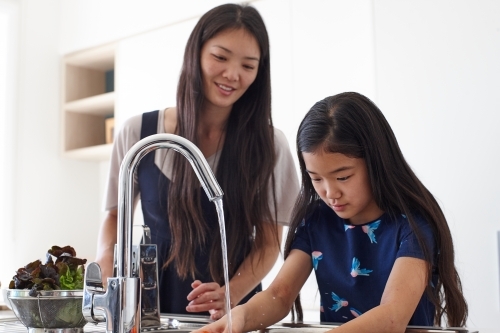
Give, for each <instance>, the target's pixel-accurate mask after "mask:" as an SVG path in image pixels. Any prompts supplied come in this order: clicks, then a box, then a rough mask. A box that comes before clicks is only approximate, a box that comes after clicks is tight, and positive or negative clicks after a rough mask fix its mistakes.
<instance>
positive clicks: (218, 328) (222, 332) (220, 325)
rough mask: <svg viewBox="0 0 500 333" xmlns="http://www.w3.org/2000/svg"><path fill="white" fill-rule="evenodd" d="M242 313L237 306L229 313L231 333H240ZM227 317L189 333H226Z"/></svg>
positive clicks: (242, 323) (242, 320)
mask: <svg viewBox="0 0 500 333" xmlns="http://www.w3.org/2000/svg"><path fill="white" fill-rule="evenodd" d="M243 318H244V311H243V309H242V307H241V306H237V307H236V308H234V310H232V311H231V320H232V324H233V325H232V327H231V331H232V333H242V332H243V328H244V319H243ZM227 332H229V330H228V329H227V316H224V317H222V318H221V319H220V320H217V321H216V322H214V323H211V324H208V325H206V326H203V327H202V328H200V329H197V330H196V331H192V332H191V333H227Z"/></svg>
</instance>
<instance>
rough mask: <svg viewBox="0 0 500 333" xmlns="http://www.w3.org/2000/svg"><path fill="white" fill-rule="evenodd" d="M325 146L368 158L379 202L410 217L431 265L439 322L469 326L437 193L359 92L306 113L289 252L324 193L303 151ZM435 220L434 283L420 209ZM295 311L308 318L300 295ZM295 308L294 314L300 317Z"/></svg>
mask: <svg viewBox="0 0 500 333" xmlns="http://www.w3.org/2000/svg"><path fill="white" fill-rule="evenodd" d="M317 149H324V151H325V152H329V153H341V154H344V155H347V156H349V157H353V158H363V159H364V160H365V161H366V166H367V169H368V175H369V179H370V185H371V189H372V194H373V198H374V200H375V202H376V203H377V205H378V207H379V208H380V209H382V210H383V211H385V212H387V213H389V214H390V215H391V216H396V215H399V214H401V213H403V214H405V215H406V216H407V217H408V221H409V223H410V226H411V228H412V230H413V232H414V233H415V234H416V236H417V239H418V242H419V244H420V246H421V247H422V249H423V252H424V255H425V258H426V261H427V262H428V263H429V264H428V270H427V279H428V287H427V290H426V293H427V295H428V297H429V299H430V300H431V301H432V303H433V304H434V305H435V308H436V312H435V317H434V321H435V324H437V325H440V324H441V323H442V319H443V316H444V315H446V318H447V323H448V325H449V326H464V325H465V323H466V320H467V315H468V307H467V303H466V301H465V298H464V296H463V294H462V286H461V282H460V277H459V275H458V273H457V270H456V268H455V264H454V263H455V255H454V250H453V241H452V237H451V233H450V229H449V227H448V223H447V222H446V219H445V217H444V214H443V212H442V210H441V208H440V207H439V204H438V203H437V201H436V199H435V198H434V196H433V195H432V194H431V193H430V192H429V191H428V190H427V188H426V187H425V186H424V185H423V184H422V183H421V182H420V180H419V179H418V178H417V176H416V175H415V173H414V172H413V171H412V170H411V168H410V166H409V165H408V163H407V162H406V160H405V159H404V157H403V154H402V152H401V150H400V148H399V145H398V142H397V140H396V137H395V136H394V133H393V131H392V129H391V127H390V125H389V123H388V122H387V120H386V119H385V117H384V115H383V114H382V112H381V111H380V110H379V109H378V107H377V106H376V105H375V104H374V103H373V102H372V101H371V100H369V99H368V98H366V97H365V96H363V95H360V94H357V93H352V92H348V93H342V94H338V95H335V96H331V97H327V98H325V99H324V100H322V101H320V102H318V103H316V104H315V105H314V106H313V107H312V108H311V110H310V111H309V112H308V113H307V114H306V116H305V117H304V119H303V120H302V123H301V124H300V126H299V130H298V133H297V155H298V159H299V164H300V171H301V174H302V190H301V193H300V195H299V197H298V199H297V202H296V204H295V208H294V212H293V214H292V216H293V217H292V221H291V225H290V229H289V232H288V237H287V241H286V245H285V257H286V256H288V255H289V253H290V251H291V246H292V243H293V240H294V236H295V231H296V229H297V227H298V226H299V224H300V223H301V221H302V220H303V218H304V217H305V216H306V214H309V213H311V212H312V211H313V210H314V209H315V207H316V204H317V203H318V202H319V200H320V197H319V196H318V194H317V193H316V191H315V190H314V186H313V184H312V182H311V178H310V177H309V175H308V174H307V171H306V167H305V163H304V159H303V157H302V152H314V151H316V150H317ZM416 213H418V214H420V215H421V216H422V217H423V218H424V219H426V221H428V223H430V225H431V227H432V230H433V234H434V237H435V242H436V247H437V249H436V250H437V255H436V256H435V261H434V263H435V267H436V268H437V273H438V283H437V285H436V286H435V288H431V287H430V285H431V278H432V270H433V267H432V265H431V264H430V263H431V262H433V258H432V254H431V253H430V250H429V249H428V248H427V246H426V243H425V242H424V241H423V238H422V235H421V232H419V230H418V227H417V226H416V224H415V219H414V216H415V214H416ZM295 311H296V312H297V314H298V318H299V320H302V309H301V306H300V298H299V297H298V298H297V300H296V301H295ZM295 311H292V314H293V316H294V318H295Z"/></svg>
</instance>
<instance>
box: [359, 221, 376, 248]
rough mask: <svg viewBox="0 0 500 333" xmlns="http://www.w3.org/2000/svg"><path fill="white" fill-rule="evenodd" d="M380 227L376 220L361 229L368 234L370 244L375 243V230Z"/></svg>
mask: <svg viewBox="0 0 500 333" xmlns="http://www.w3.org/2000/svg"><path fill="white" fill-rule="evenodd" d="M379 225H380V220H377V221H375V222H372V223H368V224H366V225H364V226H362V227H361V228H362V229H363V231H364V232H365V233H366V234H368V237H369V238H370V242H372V243H377V239H376V238H375V230H377V228H378V226H379Z"/></svg>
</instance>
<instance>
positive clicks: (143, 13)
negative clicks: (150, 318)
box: [0, 0, 500, 332]
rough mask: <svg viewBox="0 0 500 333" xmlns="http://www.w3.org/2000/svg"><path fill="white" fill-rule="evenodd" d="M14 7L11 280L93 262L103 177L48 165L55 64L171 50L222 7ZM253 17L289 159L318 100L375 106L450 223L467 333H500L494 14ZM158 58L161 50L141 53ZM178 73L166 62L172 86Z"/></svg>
mask: <svg viewBox="0 0 500 333" xmlns="http://www.w3.org/2000/svg"><path fill="white" fill-rule="evenodd" d="M20 3H21V5H22V7H21V13H22V22H21V31H22V32H21V47H20V58H19V61H20V73H19V101H18V104H19V109H18V113H17V115H16V117H17V123H18V124H19V125H18V127H17V133H18V134H17V139H18V140H17V145H16V151H17V153H16V172H15V175H14V176H15V178H14V179H15V183H16V193H15V206H14V207H15V210H14V211H15V217H14V223H13V224H14V225H15V230H14V240H15V242H16V248H15V251H13V252H15V253H16V255H15V266H19V265H23V264H24V263H25V262H27V261H28V260H33V259H34V257H37V256H40V255H42V254H43V253H44V251H45V250H46V249H47V247H48V246H50V245H52V244H59V243H65V244H66V243H67V244H71V245H73V246H75V248H76V249H77V250H79V249H80V252H82V256H85V257H87V258H89V259H91V260H92V259H93V256H94V251H95V242H96V233H97V227H98V224H99V223H100V220H101V219H102V211H101V207H102V192H103V189H104V179H105V178H106V173H107V165H106V164H107V163H102V164H96V163H92V162H80V161H73V160H64V159H61V157H60V156H59V150H58V149H59V142H58V140H59V135H58V133H59V129H60V111H59V99H60V91H59V89H60V87H59V84H60V78H59V72H60V68H59V66H60V57H61V55H62V54H66V53H69V52H72V51H77V50H79V49H82V48H87V47H91V46H96V45H99V44H102V43H106V42H110V41H116V40H120V39H124V38H126V37H127V38H126V42H124V43H123V48H124V49H125V48H127V47H128V48H129V49H132V48H133V46H134V45H140V44H141V43H143V42H145V41H146V40H147V39H148V38H151V36H154V35H155V34H158V35H162V34H165V35H163V36H167V35H168V31H169V29H170V30H172V31H180V32H179V38H178V39H176V42H175V43H173V44H175V45H179V44H182V41H181V39H182V38H181V37H182V34H184V33H185V32H186V29H188V28H187V27H188V26H190V25H191V24H193V22H194V20H196V17H197V16H199V15H200V14H201V13H203V12H205V11H206V10H207V9H209V8H211V7H213V6H214V5H216V4H218V3H222V1H215V0H214V1H202V0H199V1H194V2H193V1H190V2H175V6H174V2H173V1H161V0H156V1H153V0H150V1H141V2H139V1H118V0H113V1H111V0H109V1H106V2H102V1H97V0H74V1H61V0H46V1H44V2H40V1H37V0H21V1H20ZM139 4H140V5H139ZM183 4H187V5H183ZM254 5H255V6H256V7H257V8H258V9H259V11H261V13H262V15H263V17H264V20H265V21H266V24H267V26H268V30H269V33H270V39H271V56H272V70H273V73H272V75H273V76H272V83H273V112H274V121H275V125H276V126H277V127H279V128H281V129H283V130H284V132H285V133H286V135H287V137H288V140H289V142H290V145H291V147H292V149H294V148H295V147H294V134H295V131H296V128H297V126H298V122H299V121H300V119H301V118H302V116H303V115H304V113H305V112H306V111H307V109H308V108H309V107H310V106H312V104H313V103H314V102H316V101H317V100H319V99H321V98H324V97H326V96H328V95H332V94H335V93H338V92H341V91H347V90H354V91H359V92H361V93H363V94H365V95H367V96H368V97H370V98H372V99H373V100H374V101H375V102H376V103H377V104H378V105H379V107H380V108H381V109H382V111H383V112H384V113H385V114H386V116H387V118H388V120H389V122H390V123H391V125H392V126H393V129H394V131H395V133H396V135H397V137H398V139H399V141H400V144H401V147H402V149H403V152H404V153H405V155H406V156H407V158H408V161H409V162H410V164H411V165H412V166H413V168H414V169H415V171H416V172H417V175H418V176H419V177H420V178H421V179H422V180H423V182H424V183H425V184H426V185H427V186H428V188H429V189H430V190H431V191H432V192H433V193H434V194H435V195H436V197H437V199H438V200H439V202H440V204H441V205H442V207H443V209H444V211H445V214H446V216H447V218H448V219H449V223H450V228H451V230H452V233H453V236H454V239H455V245H456V254H457V266H458V269H459V272H460V273H461V276H462V279H463V283H464V290H465V294H466V297H467V299H468V302H469V306H470V321H469V326H471V327H476V328H480V329H481V331H482V332H485V331H486V330H487V329H488V328H489V329H491V332H493V329H495V328H498V327H500V310H499V307H500V301H499V294H500V291H499V267H498V262H499V258H498V256H497V250H496V249H497V244H496V232H497V231H498V230H500V222H499V221H498V218H496V217H495V215H494V209H492V207H495V204H496V202H498V201H499V199H500V198H499V196H500V195H499V191H498V188H499V185H500V184H499V182H500V177H498V175H497V174H496V173H495V171H496V170H499V166H500V165H499V164H500V162H499V157H498V155H499V153H498V152H499V151H500V147H499V145H500V140H499V139H500V138H499V134H498V133H500V131H499V130H498V127H499V125H500V119H499V117H500V116H499V113H498V111H499V109H500V97H499V96H500V94H499V93H498V92H499V91H500V82H499V80H500V79H499V78H500V63H499V61H498V59H500V24H499V22H500V7H499V6H500V2H496V1H488V0H480V1H475V2H471V1H464V0H462V1H452V0H443V1H440V2H435V1H429V0H426V1H422V0H420V1H389V0H373V1H371V0H356V1H340V0H339V1H327V0H324V1H320V0H312V1H311V0H308V1H302V0H290V1H287V0H260V1H256V2H254ZM169 26H171V28H168V27H169ZM182 27H184V28H182ZM177 29H178V30H177ZM147 31H150V32H151V34H145V33H144V32H147ZM128 37H133V38H128ZM168 46H169V45H168V43H166V42H165V41H164V40H161V41H158V45H157V48H152V50H151V52H155V50H160V51H161V52H164V51H165V49H166V48H168ZM142 52H144V51H140V52H136V53H134V54H132V53H130V54H129V56H130V57H129V58H128V59H125V58H123V59H122V61H126V60H127V61H129V63H133V62H134V60H133V58H134V57H136V56H140V55H141V54H147V52H144V53H142ZM174 52H179V50H178V49H175V50H174ZM151 56H152V57H157V56H158V55H151ZM118 61H120V60H118ZM179 64H180V62H179V60H175V59H172V68H169V71H170V72H171V73H172V74H171V75H175V73H176V72H177V73H178V70H176V69H175V67H176V66H179ZM131 68H132V67H131ZM132 71H133V69H131V70H130V72H129V74H130V75H132V74H133V73H132ZM136 75H139V76H138V77H140V75H144V74H140V73H139V74H137V73H136ZM169 80H173V78H169ZM174 82H175V80H174ZM127 84H128V85H129V86H122V87H123V88H124V89H132V91H133V89H134V84H137V83H134V82H130V81H127ZM165 89H169V90H170V89H171V87H170V86H165ZM144 93H145V94H146V92H144ZM144 96H146V95H144ZM164 98H165V99H164ZM170 98H171V97H168V96H166V95H165V97H163V96H161V97H156V95H155V96H151V95H150V96H149V98H147V102H146V100H145V101H144V103H141V102H140V101H139V102H138V100H137V99H136V100H134V101H130V103H133V107H132V106H130V105H129V106H125V105H122V106H121V107H122V108H125V107H129V109H128V110H129V111H127V112H134V110H135V109H137V110H136V111H135V112H137V113H140V112H143V111H148V110H149V109H150V108H151V107H159V106H162V105H158V104H159V103H160V104H163V103H168V104H171V103H172V100H171V99H170ZM118 100H119V99H118ZM123 101H125V99H123ZM117 103H119V102H118V101H117ZM148 103H151V105H149V104H148ZM117 107H120V106H119V105H117ZM58 229H63V230H64V232H61V231H59V230H58ZM15 268H17V267H13V268H12V267H11V270H10V271H12V270H14V269H15ZM1 273H2V274H4V275H5V273H3V271H2V272H1ZM274 273H275V271H273V274H274ZM1 276H2V275H1V274H0V278H1ZM267 281H268V279H267V280H266V283H267ZM303 294H304V296H305V298H306V305H307V306H308V307H309V308H317V304H318V300H317V299H316V296H315V284H314V282H313V281H312V282H311V281H309V282H308V284H307V287H306V289H305V290H304V291H303Z"/></svg>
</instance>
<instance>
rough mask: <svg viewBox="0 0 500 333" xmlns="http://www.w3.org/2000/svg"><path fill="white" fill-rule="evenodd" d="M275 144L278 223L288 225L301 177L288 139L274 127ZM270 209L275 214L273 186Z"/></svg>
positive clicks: (270, 194)
mask: <svg viewBox="0 0 500 333" xmlns="http://www.w3.org/2000/svg"><path fill="white" fill-rule="evenodd" d="M274 142H275V143H274V145H275V152H276V165H275V167H274V179H275V193H276V208H277V216H278V223H279V224H282V225H288V224H289V223H290V218H291V213H292V209H293V206H294V204H295V200H296V199H297V195H298V194H299V189H300V187H299V179H298V175H297V170H296V168H295V163H294V161H293V158H292V153H291V151H290V146H289V145H288V141H287V139H286V137H285V135H284V134H283V132H281V131H280V130H278V129H276V128H275V129H274ZM269 198H270V200H271V201H270V203H269V206H270V210H271V214H272V215H273V216H274V213H275V211H274V204H273V202H272V198H273V195H272V188H271V187H270V188H269Z"/></svg>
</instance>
